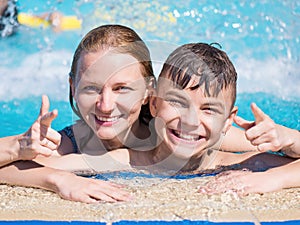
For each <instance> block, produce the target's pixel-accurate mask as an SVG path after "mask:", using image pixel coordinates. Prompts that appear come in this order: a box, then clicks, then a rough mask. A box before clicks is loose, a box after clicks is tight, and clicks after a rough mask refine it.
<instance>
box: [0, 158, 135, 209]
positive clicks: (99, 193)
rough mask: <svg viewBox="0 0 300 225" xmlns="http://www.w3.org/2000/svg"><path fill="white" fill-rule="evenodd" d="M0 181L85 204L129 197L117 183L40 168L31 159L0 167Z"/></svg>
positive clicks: (121, 199)
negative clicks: (40, 190) (44, 190)
mask: <svg viewBox="0 0 300 225" xmlns="http://www.w3.org/2000/svg"><path fill="white" fill-rule="evenodd" d="M0 181H1V183H7V184H12V185H21V186H27V187H38V188H42V189H46V190H49V191H53V192H55V193H57V194H58V195H60V196H61V197H62V198H64V199H67V200H72V201H80V202H85V203H95V202H98V201H99V200H104V201H108V202H116V201H126V200H129V197H130V195H129V193H128V192H126V191H124V190H121V189H120V188H121V186H120V185H117V184H113V183H110V182H107V181H102V180H97V179H92V178H85V177H80V176H77V175H75V174H73V173H70V172H67V171H63V170H57V169H53V168H47V167H43V166H40V165H39V164H37V163H35V162H32V161H19V162H14V163H13V164H10V165H7V166H5V167H2V168H0Z"/></svg>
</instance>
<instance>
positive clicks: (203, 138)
mask: <svg viewBox="0 0 300 225" xmlns="http://www.w3.org/2000/svg"><path fill="white" fill-rule="evenodd" d="M197 84H198V81H197V80H194V81H193V80H192V79H191V81H190V84H189V85H188V86H187V88H185V89H183V90H182V89H179V88H175V87H174V86H173V85H172V84H171V82H170V81H168V80H167V79H165V80H164V81H161V80H160V82H159V84H158V93H157V96H156V97H152V98H151V103H150V106H151V112H152V114H154V115H153V116H155V117H157V118H159V120H158V121H159V122H156V123H155V128H156V131H157V133H158V135H159V136H160V138H161V140H162V141H163V144H164V149H165V150H167V151H169V153H168V154H172V155H173V156H175V157H176V158H181V159H188V158H190V157H195V156H200V155H201V154H202V153H203V150H204V149H206V148H209V147H211V146H213V145H214V144H215V143H216V142H217V141H218V140H219V139H220V136H221V134H222V132H223V131H226V129H228V127H229V126H230V125H231V122H232V118H231V115H233V113H234V112H235V111H234V110H233V111H232V112H231V110H230V107H231V101H228V100H227V101H226V99H230V98H231V97H230V96H231V95H230V94H231V92H230V91H226V90H225V91H222V92H221V93H220V94H219V95H218V96H217V97H208V96H205V95H204V94H203V88H202V87H198V88H195V87H196V86H197ZM165 150H164V151H165Z"/></svg>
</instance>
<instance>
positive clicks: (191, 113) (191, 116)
mask: <svg viewBox="0 0 300 225" xmlns="http://www.w3.org/2000/svg"><path fill="white" fill-rule="evenodd" d="M181 121H182V124H183V125H185V126H191V127H198V126H199V125H200V118H199V115H198V113H197V111H196V110H195V109H194V108H190V109H189V110H187V111H186V113H185V115H181Z"/></svg>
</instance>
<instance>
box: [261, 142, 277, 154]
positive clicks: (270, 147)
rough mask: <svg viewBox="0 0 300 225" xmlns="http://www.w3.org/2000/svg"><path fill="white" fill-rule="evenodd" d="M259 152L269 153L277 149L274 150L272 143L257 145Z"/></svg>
mask: <svg viewBox="0 0 300 225" xmlns="http://www.w3.org/2000/svg"><path fill="white" fill-rule="evenodd" d="M257 150H258V151H259V152H267V151H270V150H271V151H275V149H273V145H272V144H271V143H262V144H259V145H257Z"/></svg>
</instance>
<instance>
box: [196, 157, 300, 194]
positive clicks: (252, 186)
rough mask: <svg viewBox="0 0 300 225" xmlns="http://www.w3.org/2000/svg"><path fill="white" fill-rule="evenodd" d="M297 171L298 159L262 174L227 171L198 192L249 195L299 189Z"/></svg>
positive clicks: (298, 167) (299, 183)
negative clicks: (232, 192)
mask: <svg viewBox="0 0 300 225" xmlns="http://www.w3.org/2000/svg"><path fill="white" fill-rule="evenodd" d="M299 170H300V159H298V160H296V161H294V162H291V163H289V164H286V165H283V166H279V167H275V168H272V169H269V170H267V171H264V172H250V171H241V170H238V171H227V172H224V173H221V174H220V175H218V176H216V177H215V178H213V179H212V180H211V181H209V182H208V183H207V184H206V185H205V186H203V187H201V188H200V190H199V192H202V193H207V194H217V193H223V192H228V191H235V192H237V193H239V194H249V193H266V192H272V191H278V190H281V189H285V188H295V187H300V176H299Z"/></svg>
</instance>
